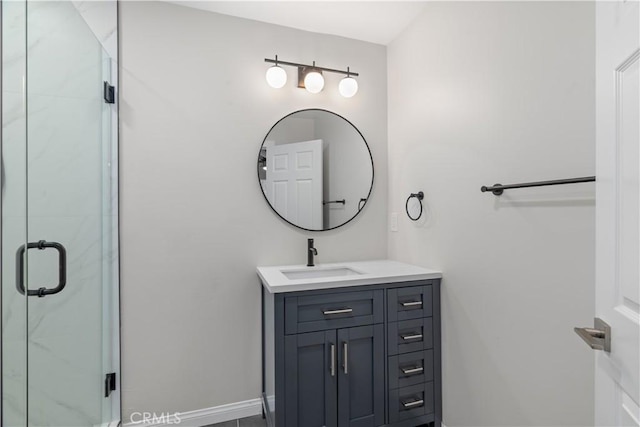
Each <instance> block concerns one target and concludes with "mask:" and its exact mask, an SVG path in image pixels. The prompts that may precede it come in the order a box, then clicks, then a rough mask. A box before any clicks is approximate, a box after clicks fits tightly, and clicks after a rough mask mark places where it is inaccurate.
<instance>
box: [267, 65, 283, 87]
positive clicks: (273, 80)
mask: <svg viewBox="0 0 640 427" xmlns="http://www.w3.org/2000/svg"><path fill="white" fill-rule="evenodd" d="M265 77H266V79H267V83H268V84H269V86H271V87H272V88H274V89H280V88H281V87H283V86H284V85H285V84H286V83H287V72H286V71H284V69H282V68H281V67H278V66H277V65H274V66H273V67H269V69H268V70H267V74H266V76H265Z"/></svg>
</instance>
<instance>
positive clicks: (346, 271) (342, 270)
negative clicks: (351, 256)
mask: <svg viewBox="0 0 640 427" xmlns="http://www.w3.org/2000/svg"><path fill="white" fill-rule="evenodd" d="M282 274H284V276H285V277H286V278H287V279H289V280H299V279H321V278H325V277H342V276H355V275H359V274H362V273H360V272H359V271H356V270H352V269H351V268H348V267H332V268H317V267H309V269H308V270H289V271H282Z"/></svg>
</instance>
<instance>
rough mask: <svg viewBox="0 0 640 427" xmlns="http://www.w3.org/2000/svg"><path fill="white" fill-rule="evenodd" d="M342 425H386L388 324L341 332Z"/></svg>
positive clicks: (339, 422)
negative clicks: (386, 334)
mask: <svg viewBox="0 0 640 427" xmlns="http://www.w3.org/2000/svg"><path fill="white" fill-rule="evenodd" d="M338 348H339V354H340V365H339V369H338V426H339V427H375V426H381V425H383V424H384V392H385V390H384V325H382V324H379V325H371V326H359V327H353V328H346V329H339V330H338Z"/></svg>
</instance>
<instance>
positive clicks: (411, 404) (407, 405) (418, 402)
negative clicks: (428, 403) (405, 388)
mask: <svg viewBox="0 0 640 427" xmlns="http://www.w3.org/2000/svg"><path fill="white" fill-rule="evenodd" d="M423 405H424V400H422V399H418V400H413V401H411V402H402V406H404V407H405V408H407V409H408V408H417V407H419V406H423Z"/></svg>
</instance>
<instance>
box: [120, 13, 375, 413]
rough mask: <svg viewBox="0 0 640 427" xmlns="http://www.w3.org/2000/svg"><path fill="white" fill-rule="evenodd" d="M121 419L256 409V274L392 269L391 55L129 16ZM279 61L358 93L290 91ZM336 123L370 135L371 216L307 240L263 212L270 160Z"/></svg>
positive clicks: (190, 21)
mask: <svg viewBox="0 0 640 427" xmlns="http://www.w3.org/2000/svg"><path fill="white" fill-rule="evenodd" d="M120 20H121V21H120V28H121V33H120V36H121V45H120V47H121V51H120V52H121V56H120V61H121V66H122V69H121V73H122V74H121V87H120V94H121V103H120V118H121V130H120V132H121V140H120V147H121V153H122V154H121V206H122V209H121V224H122V229H121V232H122V234H121V236H122V240H121V245H122V264H121V268H122V287H121V289H122V332H123V334H122V368H123V373H122V387H123V390H122V398H123V421H124V423H127V422H129V421H130V414H131V412H134V411H149V412H154V411H155V412H157V413H160V412H165V413H166V412H170V413H173V412H176V411H182V412H184V411H189V410H195V409H202V408H210V407H215V406H219V405H223V404H228V403H235V402H240V401H245V400H249V399H256V398H258V397H259V396H260V392H261V381H260V378H261V370H260V352H261V339H260V332H261V326H260V292H261V288H260V282H259V280H258V277H257V275H256V272H255V267H256V266H257V265H278V264H303V263H306V248H307V241H306V239H307V238H308V237H313V238H315V247H316V248H317V249H318V257H317V258H316V260H317V262H318V263H326V262H337V261H342V260H367V259H381V258H385V257H386V252H387V238H386V234H385V228H386V217H387V184H386V182H387V178H386V175H387V124H386V120H387V102H386V97H387V90H386V85H387V75H386V48H385V47H384V46H381V45H375V44H370V43H364V42H359V41H355V40H350V39H345V38H341V37H336V36H328V35H321V34H315V33H310V32H304V31H299V30H294V29H290V28H285V27H280V26H276V25H271V24H264V23H259V22H256V21H251V20H246V19H240V18H234V17H229V16H224V15H219V14H215V13H208V12H203V11H201V10H195V9H190V8H186V7H183V6H179V5H174V4H167V3H160V2H130V1H126V2H120ZM276 54H277V55H278V56H279V58H280V59H283V60H289V61H294V62H304V63H307V62H311V61H314V60H315V61H317V64H318V65H322V66H326V67H331V68H343V67H345V68H346V67H347V66H349V67H351V69H352V70H355V71H357V72H360V77H359V79H358V81H359V83H360V93H358V95H357V96H355V97H353V98H351V99H345V98H343V97H342V96H340V94H339V93H338V82H339V80H340V78H341V77H342V76H340V75H338V74H327V75H326V76H325V80H326V86H325V89H324V91H323V92H321V93H320V94H318V95H312V94H310V93H308V92H306V91H305V90H302V89H297V88H296V87H295V82H296V79H297V75H296V74H297V71H296V69H295V68H287V69H286V70H287V73H288V76H289V82H288V83H287V85H286V87H285V88H283V89H280V90H276V89H272V88H271V87H269V86H268V85H267V83H266V82H265V78H264V74H265V72H266V70H267V67H268V66H269V64H266V63H265V62H264V58H267V57H270V58H272V57H273V56H274V55H276ZM303 108H324V109H327V110H331V111H334V112H336V113H338V114H340V115H342V116H344V117H345V118H347V119H348V120H350V121H351V122H352V123H353V124H354V125H355V126H356V127H358V128H359V129H360V131H361V132H362V134H363V135H364V137H365V138H366V139H367V142H368V143H369V146H370V148H371V151H372V153H373V161H374V165H375V184H374V188H373V193H372V195H371V198H370V200H369V202H367V205H366V207H365V208H364V211H363V212H362V213H361V215H359V216H358V218H357V219H356V220H354V221H352V222H350V223H349V224H347V225H346V226H344V227H341V228H339V229H337V230H334V231H330V232H323V233H311V232H304V231H302V230H299V229H296V228H294V227H292V226H290V225H289V224H287V223H285V222H284V221H283V220H281V219H280V218H279V217H278V216H277V215H276V214H275V213H274V212H273V211H272V210H271V208H270V207H269V206H268V204H267V202H266V201H265V200H264V197H263V195H262V191H261V190H260V186H259V183H258V178H257V173H256V162H257V158H258V151H259V149H260V145H261V144H262V140H263V138H264V136H265V135H266V133H267V132H268V131H269V129H270V128H271V126H272V125H273V124H274V123H275V122H276V121H277V120H279V119H280V118H281V117H283V116H285V115H286V114H289V113H291V112H293V111H296V110H299V109H303Z"/></svg>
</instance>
